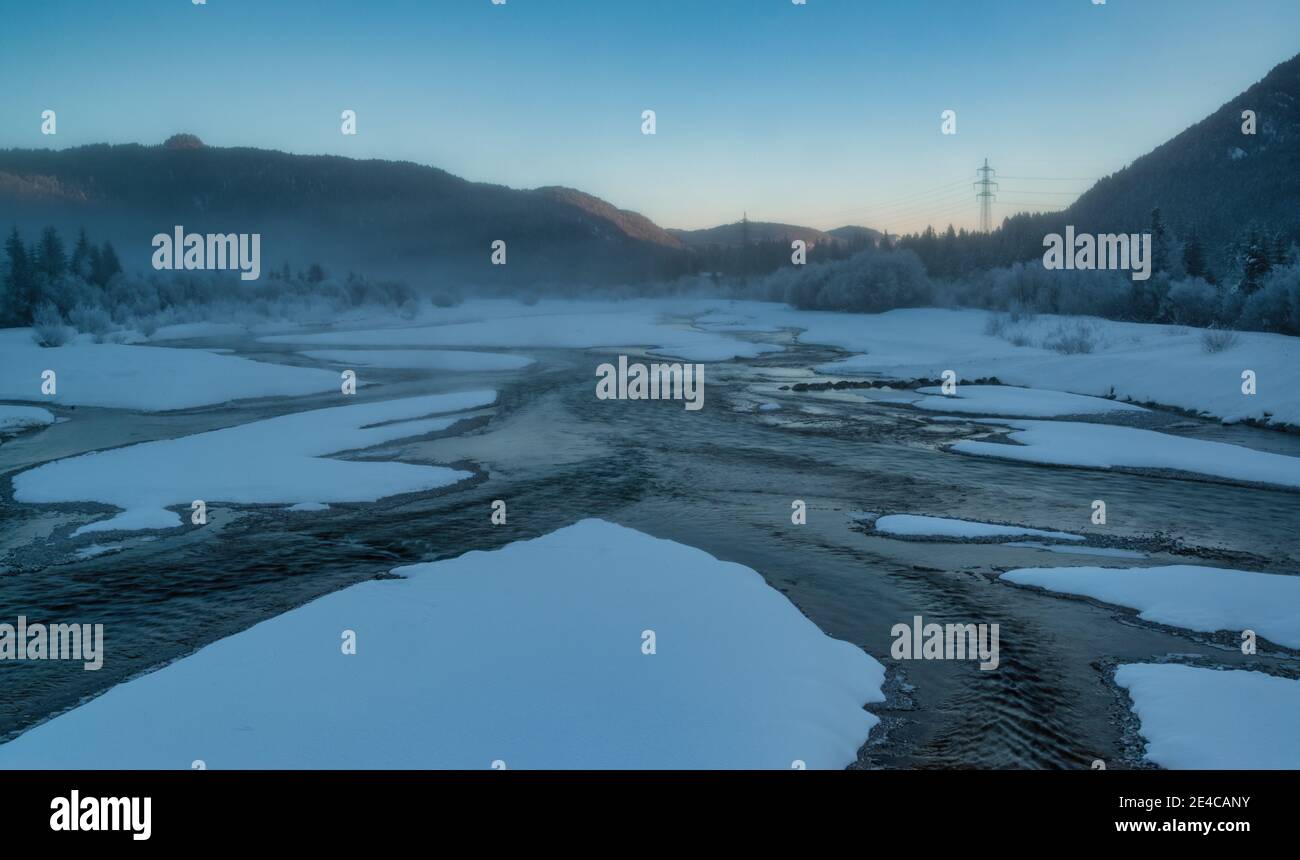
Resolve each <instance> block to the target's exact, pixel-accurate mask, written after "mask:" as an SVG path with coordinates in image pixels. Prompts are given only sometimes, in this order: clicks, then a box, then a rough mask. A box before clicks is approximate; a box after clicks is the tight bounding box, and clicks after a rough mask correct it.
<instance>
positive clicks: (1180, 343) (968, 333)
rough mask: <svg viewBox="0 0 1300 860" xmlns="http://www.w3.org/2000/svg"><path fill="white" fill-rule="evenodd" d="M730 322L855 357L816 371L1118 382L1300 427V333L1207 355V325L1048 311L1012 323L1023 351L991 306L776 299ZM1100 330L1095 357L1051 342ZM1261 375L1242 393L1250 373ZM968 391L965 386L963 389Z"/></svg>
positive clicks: (745, 306)
mask: <svg viewBox="0 0 1300 860" xmlns="http://www.w3.org/2000/svg"><path fill="white" fill-rule="evenodd" d="M727 308H728V310H727V312H728V313H729V314H730V315H731V316H732V317H743V318H746V319H752V320H753V321H754V322H755V323H756V324H759V325H761V326H763V327H765V328H768V327H773V326H775V327H792V328H799V329H802V332H801V333H800V334H799V336H798V340H799V341H800V342H801V343H808V344H824V345H827V346H836V347H839V348H841V349H845V350H848V351H850V352H855V353H864V354H861V355H855V356H852V357H850V358H848V359H845V360H842V361H837V362H832V363H829V364H825V365H822V366H820V367H819V368H817V369H818V370H819V371H822V372H824V373H829V374H836V375H841V374H857V375H879V376H882V377H886V378H905V379H939V378H941V374H942V373H943V371H944V370H953V371H954V372H955V373H956V374H957V376H958V378H960V379H980V378H984V377H990V376H993V377H997V378H998V379H999V380H1000V381H1001V382H1003V383H1006V384H1010V385H1022V386H1028V387H1031V388H1039V389H1050V390H1054V391H1068V392H1073V393H1076V394H1089V395H1093V396H1097V397H1106V396H1108V395H1109V394H1110V393H1111V391H1112V389H1113V391H1114V394H1115V396H1117V397H1119V398H1120V399H1122V400H1131V401H1134V402H1137V403H1159V404H1163V405H1166V406H1173V407H1177V408H1179V409H1185V410H1188V411H1192V412H1199V413H1204V414H1206V415H1210V416H1214V417H1217V418H1221V419H1224V420H1226V421H1241V420H1244V419H1247V418H1250V419H1255V420H1260V421H1264V422H1275V423H1283V424H1293V425H1297V426H1300V397H1297V396H1296V395H1295V392H1296V391H1298V390H1300V338H1295V337H1288V336H1286V335H1281V334H1269V333H1264V332H1241V333H1240V334H1239V343H1238V344H1237V345H1236V346H1234V347H1233V348H1232V349H1228V350H1224V351H1223V352H1217V353H1207V352H1205V350H1204V348H1203V346H1202V344H1201V335H1202V333H1203V331H1204V330H1203V329H1198V328H1191V327H1187V326H1169V325H1158V324H1148V323H1129V322H1116V321H1114V320H1103V319H1098V318H1093V317H1069V316H1058V315H1053V314H1040V315H1038V316H1036V317H1034V318H1033V319H1031V320H1026V321H1023V322H1020V323H1015V324H1012V325H1013V327H1015V328H1016V329H1017V330H1018V331H1020V332H1021V333H1023V334H1024V335H1025V336H1026V337H1028V339H1029V341H1030V342H1032V343H1033V344H1036V345H1035V346H1015V345H1014V344H1012V343H1010V342H1009V341H1007V340H1004V339H1002V338H1000V337H997V336H995V335H992V334H987V333H986V330H985V327H986V325H987V322H988V319H989V312H987V311H982V310H941V309H937V308H907V309H902V310H894V311H888V312H886V313H882V314H851V313H836V312H833V311H799V310H794V309H792V308H790V307H788V306H786V305H782V304H775V303H770V302H734V303H732V304H730V305H728V306H727ZM1078 324H1086V325H1089V326H1091V327H1092V328H1093V329H1094V331H1095V332H1096V334H1097V337H1096V341H1097V342H1096V344H1095V346H1094V348H1093V351H1092V352H1091V353H1085V354H1076V355H1064V354H1062V353H1059V352H1055V351H1053V350H1050V349H1044V348H1042V347H1041V344H1042V343H1043V341H1044V339H1046V338H1048V337H1050V335H1051V333H1052V332H1053V331H1054V330H1055V329H1056V328H1057V327H1058V326H1062V325H1064V326H1066V327H1067V328H1068V327H1072V326H1075V325H1078ZM1248 369H1249V370H1253V371H1255V374H1256V379H1257V382H1258V387H1257V392H1256V393H1255V394H1253V395H1247V394H1243V393H1242V391H1241V384H1242V378H1241V374H1242V371H1243V370H1248ZM960 390H961V389H960V387H959V388H958V391H960Z"/></svg>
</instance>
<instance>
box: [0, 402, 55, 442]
mask: <svg viewBox="0 0 1300 860" xmlns="http://www.w3.org/2000/svg"><path fill="white" fill-rule="evenodd" d="M53 423H54V415H53V413H51V412H50V411H49V410H48V409H42V408H40V407H39V406H10V405H9V404H7V403H0V435H8V434H10V433H21V432H23V431H24V430H30V429H32V428H33V427H46V426H48V425H50V424H53Z"/></svg>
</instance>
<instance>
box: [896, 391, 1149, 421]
mask: <svg viewBox="0 0 1300 860" xmlns="http://www.w3.org/2000/svg"><path fill="white" fill-rule="evenodd" d="M917 391H918V392H919V393H921V394H927V395H932V396H929V397H924V398H922V399H921V400H918V401H917V402H916V403H914V404H912V405H913V406H915V407H916V408H917V409H926V410H929V411H932V412H956V413H964V414H975V415H1014V416H1018V417H1024V418H1053V417H1056V416H1058V415H1098V414H1102V413H1106V412H1145V411H1146V410H1145V409H1143V408H1142V407H1141V406H1134V405H1132V404H1130V403H1120V402H1118V401H1115V400H1106V399H1105V398H1102V397H1088V396H1086V395H1081V394H1069V393H1067V392H1064V391H1048V390H1046V389H1035V388H1015V387H1013V386H1009V385H958V386H957V388H956V393H955V394H953V395H951V396H948V395H944V394H943V393H942V389H941V388H938V387H936V386H929V387H926V388H919V389H917Z"/></svg>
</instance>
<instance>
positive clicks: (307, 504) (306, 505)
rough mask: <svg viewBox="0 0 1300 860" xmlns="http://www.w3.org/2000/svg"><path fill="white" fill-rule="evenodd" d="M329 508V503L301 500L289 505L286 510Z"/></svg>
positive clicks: (300, 511) (319, 509) (298, 511)
mask: <svg viewBox="0 0 1300 860" xmlns="http://www.w3.org/2000/svg"><path fill="white" fill-rule="evenodd" d="M329 509H330V506H329V505H325V504H321V503H320V502H299V503H298V504H296V505H290V506H289V507H287V508H285V510H286V511H293V512H294V513H304V512H308V513H309V512H312V511H328V510H329Z"/></svg>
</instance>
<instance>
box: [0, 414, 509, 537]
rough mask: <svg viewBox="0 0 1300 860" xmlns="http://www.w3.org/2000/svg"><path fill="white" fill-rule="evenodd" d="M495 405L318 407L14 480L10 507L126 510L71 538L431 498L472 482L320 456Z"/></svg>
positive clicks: (87, 458)
mask: <svg viewBox="0 0 1300 860" xmlns="http://www.w3.org/2000/svg"><path fill="white" fill-rule="evenodd" d="M495 399H496V392H493V391H467V392H460V393H456V394H434V395H428V396H424V397H410V398H406V399H403V400H390V401H386V402H380V403H361V404H358V405H355V406H339V407H335V408H332V409H316V410H312V411H310V412H298V413H295V414H292V415H282V416H280V417H278V418H269V419H267V420H265V421H255V422H253V423H251V424H244V425H241V426H238V427H228V428H225V429H222V430H213V431H210V432H207V433H198V434H195V435H193V436H182V437H181V438H179V439H165V440H162V441H157V442H143V443H141V444H138V445H129V446H127V447H125V448H115V449H113V450H111V451H100V452H96V453H93V454H83V455H81V456H79V457H70V458H68V459H66V460H56V461H55V462H53V463H46V464H45V465H43V466H38V467H36V468H35V469H31V470H29V471H26V472H22V473H21V474H19V475H17V476H15V477H14V479H13V487H14V499H15V500H17V501H20V502H36V503H51V502H99V503H101V504H106V505H112V506H114V507H117V508H121V509H122V513H120V514H118V515H117V516H115V517H112V518H111V519H107V520H102V521H100V522H96V523H91V524H90V525H86V526H82V527H81V528H80V529H78V530H77V531H76V533H75V534H82V533H85V532H94V531H108V530H114V529H123V530H131V529H153V528H174V527H175V526H179V525H181V518H180V516H179V515H177V514H176V513H175V512H173V511H169V510H167V509H168V508H169V507H174V506H176V505H184V506H185V507H186V508H188V507H189V506H190V503H191V502H192V501H193V500H195V499H202V500H203V501H205V502H207V503H208V504H212V503H213V502H238V503H244V504H267V503H271V504H297V503H300V502H322V503H323V502H373V501H375V500H377V499H381V498H384V497H385V496H393V495H397V494H399V493H411V492H418V491H421V490H431V489H435V488H438V487H445V486H447V485H449V484H453V483H455V482H457V481H460V480H464V479H465V478H469V477H471V474H470V473H468V472H461V471H457V470H454V469H448V468H445V467H442V466H421V465H414V464H409V463H386V462H371V461H365V462H362V461H349V460H329V459H324V457H325V455H327V454H334V453H338V452H340V451H352V450H357V449H361V448H368V447H370V446H372V445H378V444H380V443H383V442H390V441H392V440H394V439H403V438H407V437H410V436H419V435H422V434H425V433H431V432H434V431H436V430H442V429H445V428H447V427H449V426H451V425H452V424H453V423H455V421H456V417H455V416H452V417H445V418H422V416H427V415H431V414H435V413H445V412H455V411H459V410H464V409H474V408H477V407H480V406H487V405H489V404H491V403H492V402H494V401H495ZM412 419H421V420H412ZM381 422H393V423H381ZM375 425H379V426H375Z"/></svg>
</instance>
